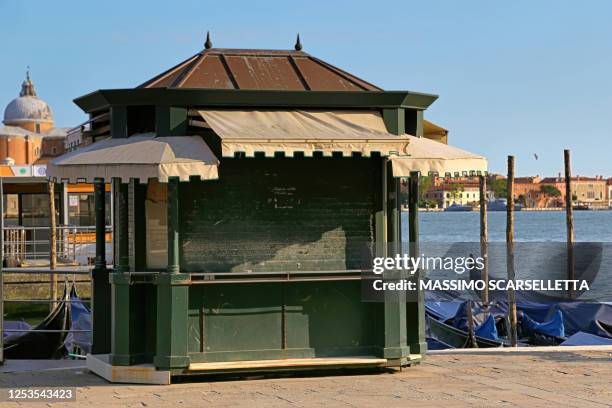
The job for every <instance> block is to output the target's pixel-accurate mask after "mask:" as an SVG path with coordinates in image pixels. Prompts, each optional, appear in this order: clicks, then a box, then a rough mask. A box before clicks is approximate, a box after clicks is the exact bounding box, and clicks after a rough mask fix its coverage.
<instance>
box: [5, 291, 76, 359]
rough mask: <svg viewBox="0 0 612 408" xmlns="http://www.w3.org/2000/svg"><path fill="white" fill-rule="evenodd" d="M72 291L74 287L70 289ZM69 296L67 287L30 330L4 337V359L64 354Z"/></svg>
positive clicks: (67, 327) (52, 356)
mask: <svg viewBox="0 0 612 408" xmlns="http://www.w3.org/2000/svg"><path fill="white" fill-rule="evenodd" d="M72 291H74V288H73V289H72ZM69 297H70V292H69V291H68V288H66V287H65V288H64V293H63V295H62V297H61V299H60V300H58V302H57V306H56V307H55V308H54V309H53V310H52V311H51V313H49V315H48V316H47V317H46V318H45V319H44V320H43V321H42V322H40V323H39V324H38V325H36V326H35V327H34V328H33V329H32V330H31V331H28V332H19V333H15V334H12V335H9V336H7V337H5V338H4V356H5V358H6V359H53V358H61V357H63V356H64V354H65V349H64V339H65V338H66V334H67V330H69V329H70V305H69V303H68V302H66V301H67V300H68V299H69Z"/></svg>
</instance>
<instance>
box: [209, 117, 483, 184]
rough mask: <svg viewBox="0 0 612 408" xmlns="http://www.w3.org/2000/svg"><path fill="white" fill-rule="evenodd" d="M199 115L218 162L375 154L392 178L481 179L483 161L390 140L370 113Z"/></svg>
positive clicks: (405, 139)
mask: <svg viewBox="0 0 612 408" xmlns="http://www.w3.org/2000/svg"><path fill="white" fill-rule="evenodd" d="M199 114H200V115H201V116H202V118H204V120H205V121H206V123H207V124H208V125H209V126H210V127H211V128H212V130H214V131H215V133H216V134H217V135H219V137H220V138H221V146H222V152H223V156H224V157H233V156H234V155H235V154H236V153H240V152H241V153H244V154H245V155H246V156H247V157H252V156H253V155H254V154H255V153H257V152H261V153H263V154H264V155H265V156H266V157H274V155H275V153H277V152H282V153H284V154H285V155H286V156H288V157H292V156H293V155H294V154H295V153H296V152H302V153H304V155H305V156H312V154H313V153H314V152H322V153H323V155H324V156H331V155H332V154H333V153H334V152H341V153H342V154H343V155H344V156H351V155H352V154H353V153H361V154H362V155H364V156H369V155H370V154H371V153H373V152H378V153H380V154H381V155H383V156H389V157H390V159H391V161H392V166H393V175H394V176H395V177H405V176H409V175H410V172H411V171H420V172H421V174H429V173H432V172H433V173H438V174H440V175H446V174H449V173H450V175H452V176H456V175H464V174H468V175H469V174H479V173H480V174H483V173H484V172H486V171H487V160H486V159H485V158H484V157H483V156H479V155H477V154H473V153H470V152H467V151H465V150H462V149H459V148H456V147H452V146H448V145H446V144H444V143H440V142H436V141H433V140H430V139H426V138H423V137H415V136H410V135H406V134H404V135H401V136H398V135H393V134H390V133H388V132H387V129H386V127H385V123H384V121H383V119H382V116H381V114H380V113H379V112H378V111H374V110H367V111H366V110H362V111H341V110H339V111H315V110H284V111H281V110H202V111H199Z"/></svg>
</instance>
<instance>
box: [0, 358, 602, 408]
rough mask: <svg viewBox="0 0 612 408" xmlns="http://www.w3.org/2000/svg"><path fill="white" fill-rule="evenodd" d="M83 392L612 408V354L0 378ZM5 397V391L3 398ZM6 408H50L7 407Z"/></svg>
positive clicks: (250, 403) (249, 403)
mask: <svg viewBox="0 0 612 408" xmlns="http://www.w3.org/2000/svg"><path fill="white" fill-rule="evenodd" d="M28 386H29V387H33V386H37V387H41V386H72V387H78V391H77V402H76V403H74V402H67V403H62V404H59V403H54V404H49V405H48V406H67V407H75V406H78V407H90V406H91V407H157V406H164V407H166V408H170V407H249V408H253V407H266V408H268V407H318V408H327V407H385V408H387V407H444V408H452V407H466V406H468V407H493V406H502V407H505V406H508V407H546V408H553V407H612V353H611V352H610V351H572V352H560V351H559V352H533V351H525V352H522V351H521V352H512V353H490V352H488V353H465V354H434V355H428V356H427V358H426V360H425V362H423V363H422V364H421V365H419V366H416V367H410V368H406V369H404V370H403V371H401V372H394V373H393V372H382V373H381V372H376V373H371V372H370V373H367V374H366V373H363V374H355V373H351V374H350V375H329V374H328V375H319V376H315V375H312V374H311V375H305V376H301V377H296V376H293V377H268V378H261V377H260V378H252V379H249V380H244V379H243V380H231V379H227V378H225V379H216V380H214V381H205V380H200V382H182V383H177V384H173V385H170V386H151V385H117V384H109V383H107V382H105V381H104V380H102V379H100V378H98V377H96V376H95V375H93V374H90V373H89V372H88V371H87V370H85V369H82V368H70V369H66V370H51V371H40V372H21V373H4V374H0V388H3V389H6V388H9V387H28ZM0 391H2V392H3V393H5V390H0ZM0 406H2V407H17V406H36V407H41V406H47V404H44V403H30V404H27V403H21V404H17V403H15V402H6V401H3V402H0Z"/></svg>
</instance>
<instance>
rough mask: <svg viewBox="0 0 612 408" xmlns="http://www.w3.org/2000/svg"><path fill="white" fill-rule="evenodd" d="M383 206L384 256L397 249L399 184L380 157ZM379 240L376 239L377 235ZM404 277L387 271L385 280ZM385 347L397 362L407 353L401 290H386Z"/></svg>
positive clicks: (399, 273) (400, 272)
mask: <svg viewBox="0 0 612 408" xmlns="http://www.w3.org/2000/svg"><path fill="white" fill-rule="evenodd" d="M382 185H383V208H384V215H385V216H384V224H385V231H384V233H383V236H382V238H383V239H384V240H385V241H386V245H384V247H385V249H384V250H383V252H384V256H389V257H395V255H396V253H397V252H398V251H399V250H400V248H399V245H398V244H399V242H400V241H401V238H400V237H399V218H400V217H399V213H398V211H397V210H398V204H399V184H398V180H396V179H394V178H393V175H392V173H391V162H390V161H389V160H387V159H383V182H382ZM377 239H378V238H377ZM404 276H405V273H403V272H402V271H387V272H385V274H384V278H385V279H386V280H399V279H402V278H403V277H404ZM384 309H385V348H384V352H383V356H384V357H385V358H386V359H389V360H395V361H399V362H400V364H401V363H402V362H403V361H406V360H407V359H408V357H409V356H410V348H409V347H408V345H407V338H406V294H405V292H404V291H386V292H385V305H384Z"/></svg>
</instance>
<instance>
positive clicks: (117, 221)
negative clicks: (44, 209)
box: [111, 178, 137, 365]
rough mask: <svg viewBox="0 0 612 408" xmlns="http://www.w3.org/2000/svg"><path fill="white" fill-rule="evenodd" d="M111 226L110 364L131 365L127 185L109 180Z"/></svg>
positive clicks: (132, 361) (131, 321) (132, 312)
mask: <svg viewBox="0 0 612 408" xmlns="http://www.w3.org/2000/svg"><path fill="white" fill-rule="evenodd" d="M113 199H114V223H113V232H114V235H113V241H114V245H115V270H114V273H113V274H112V275H111V283H112V303H113V307H112V344H111V364H113V365H131V364H133V363H135V359H134V358H133V356H132V355H131V344H132V343H133V341H134V339H133V336H135V335H136V333H133V330H132V327H133V322H134V320H135V319H136V318H137V317H136V316H133V314H134V310H133V307H132V299H131V297H130V275H129V273H128V272H129V254H128V248H129V242H128V185H127V184H122V183H121V179H118V178H114V179H113Z"/></svg>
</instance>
